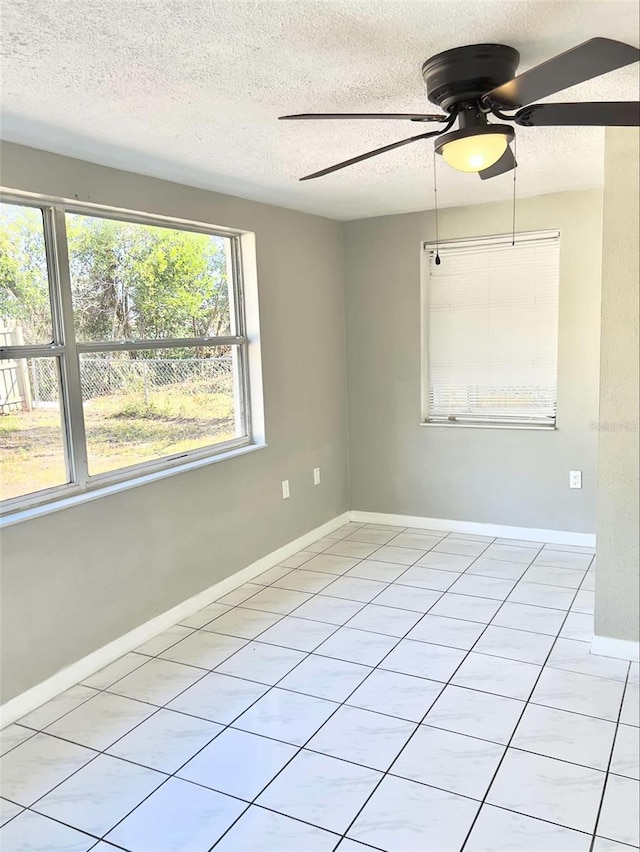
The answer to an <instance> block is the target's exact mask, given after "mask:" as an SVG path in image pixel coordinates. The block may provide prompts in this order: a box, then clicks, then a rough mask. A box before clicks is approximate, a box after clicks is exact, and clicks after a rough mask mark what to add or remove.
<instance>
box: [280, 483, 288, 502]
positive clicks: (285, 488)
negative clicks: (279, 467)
mask: <svg viewBox="0 0 640 852" xmlns="http://www.w3.org/2000/svg"><path fill="white" fill-rule="evenodd" d="M288 498H289V480H288V479H283V480H282V499H283V500H287V499H288Z"/></svg>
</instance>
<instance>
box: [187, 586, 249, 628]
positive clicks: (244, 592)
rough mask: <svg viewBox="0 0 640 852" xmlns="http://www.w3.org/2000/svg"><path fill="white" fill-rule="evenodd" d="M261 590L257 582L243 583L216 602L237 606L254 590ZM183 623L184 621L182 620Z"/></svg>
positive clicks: (247, 598)
mask: <svg viewBox="0 0 640 852" xmlns="http://www.w3.org/2000/svg"><path fill="white" fill-rule="evenodd" d="M261 590H262V586H259V585H258V584H257V583H245V584H244V585H243V586H238V588H237V589H232V590H231V591H230V592H227V594H226V595H222V597H220V598H218V599H217V601H216V603H221V604H228V605H229V606H238V604H241V603H244V601H247V600H249V598H251V597H253V595H255V594H256V592H259V591H261ZM182 623H183V624H184V622H182Z"/></svg>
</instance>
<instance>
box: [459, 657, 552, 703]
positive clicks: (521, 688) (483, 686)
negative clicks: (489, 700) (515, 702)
mask: <svg viewBox="0 0 640 852" xmlns="http://www.w3.org/2000/svg"><path fill="white" fill-rule="evenodd" d="M539 674H540V666H534V665H532V664H531V663H521V662H518V661H517V660H504V659H502V658H501V657H488V656H485V655H484V654H475V653H473V652H471V653H470V654H469V655H468V656H467V658H466V659H465V661H464V662H463V663H462V665H461V666H460V668H459V669H458V671H457V672H456V673H455V675H454V677H453V679H452V683H453V684H454V685H456V686H466V687H469V688H471V689H478V690H481V691H482V692H491V693H493V694H494V695H502V696H504V697H506V698H520V699H523V700H525V701H526V700H527V699H528V698H529V695H530V694H531V690H532V689H533V687H534V684H535V682H536V679H537V677H538V675H539Z"/></svg>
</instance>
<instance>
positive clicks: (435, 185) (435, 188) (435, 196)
mask: <svg viewBox="0 0 640 852" xmlns="http://www.w3.org/2000/svg"><path fill="white" fill-rule="evenodd" d="M433 200H434V203H435V215H436V259H435V264H436V266H440V264H441V263H442V261H441V260H440V253H439V251H438V181H437V170H436V152H435V148H434V151H433Z"/></svg>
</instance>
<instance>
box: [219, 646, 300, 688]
mask: <svg viewBox="0 0 640 852" xmlns="http://www.w3.org/2000/svg"><path fill="white" fill-rule="evenodd" d="M305 657H306V653H305V652H304V651H294V650H291V649H290V648H280V647H278V646H277V645H264V644H262V643H261V642H250V643H249V644H248V645H246V646H245V647H244V648H242V650H240V651H237V652H236V653H235V654H234V655H233V656H232V657H229V659H228V660H226V661H225V662H224V663H221V664H220V665H219V666H218V667H217V669H216V671H218V672H220V673H221V674H228V675H233V676H234V677H242V678H246V679H247V680H253V681H255V682H256V683H267V684H274V683H277V682H278V681H279V680H280V678H283V677H284V676H285V675H286V674H288V672H290V671H291V669H292V668H294V666H296V665H297V664H298V663H299V662H301V661H302V660H304V658H305Z"/></svg>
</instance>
